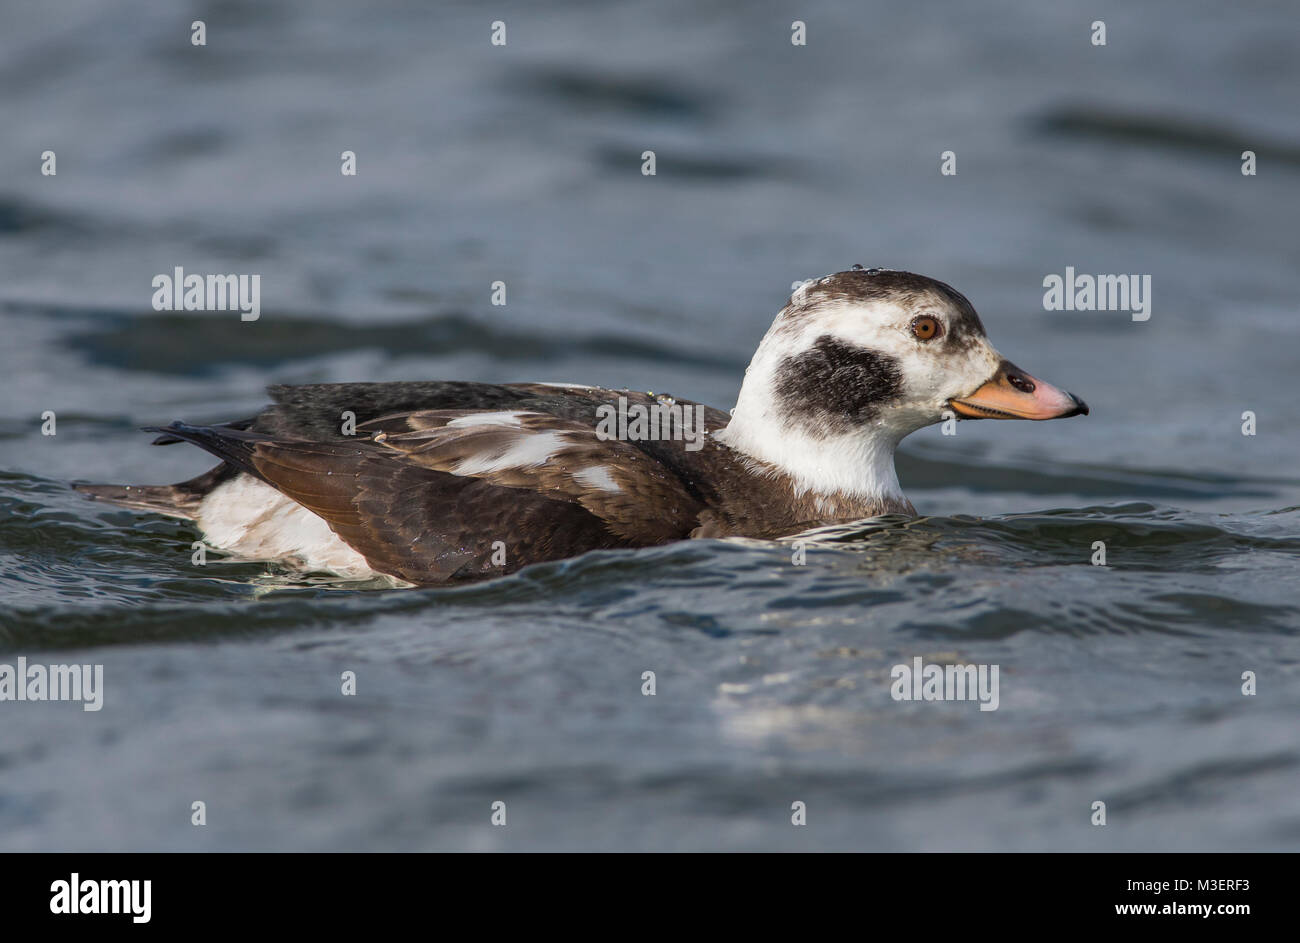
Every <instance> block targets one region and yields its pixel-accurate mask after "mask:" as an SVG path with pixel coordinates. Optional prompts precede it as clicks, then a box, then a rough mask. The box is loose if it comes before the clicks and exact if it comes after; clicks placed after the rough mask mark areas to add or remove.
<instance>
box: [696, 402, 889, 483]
mask: <svg viewBox="0 0 1300 943" xmlns="http://www.w3.org/2000/svg"><path fill="white" fill-rule="evenodd" d="M749 405H751V404H749V403H747V402H746V397H745V393H744V390H743V389H742V391H741V396H740V400H739V402H738V403H737V404H736V409H735V410H734V411H733V413H732V417H731V422H730V423H729V424H728V425H727V427H726V428H725V429H722V430H720V431H719V432H718V433H717V434H716V436H715V438H716V439H717V440H718V441H719V442H721V443H723V444H724V445H726V446H728V447H729V448H733V449H735V450H737V451H739V452H743V453H744V454H745V455H748V456H749V457H751V458H755V459H758V460H759V461H760V462H764V463H766V464H768V465H771V466H773V467H775V468H777V469H779V470H780V471H783V472H785V473H786V474H787V475H789V476H790V477H791V478H792V479H793V480H794V482H795V487H796V488H797V489H798V490H799V491H800V492H810V493H812V494H821V495H833V494H836V493H839V494H842V495H845V496H848V497H852V498H857V499H860V500H864V501H880V502H882V503H885V502H906V500H907V499H906V498H905V497H904V495H903V489H902V488H901V487H900V486H899V484H898V473H897V472H895V471H894V449H895V448H897V447H898V442H899V439H898V438H895V437H894V436H893V435H892V434H890V432H889V430H887V429H885V428H883V427H881V426H869V427H866V428H863V429H855V430H854V431H852V432H849V433H845V434H843V435H837V436H832V437H828V438H818V437H815V436H810V435H808V434H807V433H805V432H803V431H802V430H800V429H798V428H797V427H791V426H790V425H789V424H787V423H785V422H783V421H782V420H781V418H779V417H777V416H773V415H771V414H770V413H768V412H767V411H762V412H757V413H756V412H755V411H754V410H752V409H747V408H746V407H747V406H749Z"/></svg>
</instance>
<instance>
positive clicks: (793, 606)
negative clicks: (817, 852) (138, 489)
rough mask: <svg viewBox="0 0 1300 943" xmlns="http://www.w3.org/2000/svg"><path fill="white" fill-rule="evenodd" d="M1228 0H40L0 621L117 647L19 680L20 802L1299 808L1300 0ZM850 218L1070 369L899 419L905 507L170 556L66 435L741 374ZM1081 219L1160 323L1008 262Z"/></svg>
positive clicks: (120, 436) (3, 795)
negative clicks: (638, 542) (968, 697)
mask: <svg viewBox="0 0 1300 943" xmlns="http://www.w3.org/2000/svg"><path fill="white" fill-rule="evenodd" d="M1235 11H1236V12H1235V13H1234V16H1233V17H1232V18H1230V19H1228V20H1225V19H1223V18H1222V17H1217V16H1215V17H1212V16H1210V15H1209V14H1208V13H1203V12H1201V11H1197V10H1189V9H1187V8H1186V7H1185V5H1180V4H1174V3H1172V2H1170V3H1157V4H1154V5H1146V6H1145V7H1144V8H1143V9H1142V10H1122V11H1121V10H1118V9H1115V10H1094V9H1092V8H1091V7H1089V8H1087V9H1084V8H1082V7H1077V6H1075V8H1074V9H1070V8H1062V9H1053V10H1044V9H1041V5H1037V4H1032V3H1028V2H1024V3H1003V4H997V5H994V6H992V7H989V8H987V9H983V10H975V9H967V8H965V7H956V6H954V7H953V8H952V9H950V10H947V11H945V12H944V13H943V15H936V14H934V13H933V12H932V11H930V10H929V9H924V8H917V9H904V8H902V5H890V6H884V5H882V6H880V7H879V8H874V9H862V8H860V7H859V6H857V5H852V6H850V5H843V6H841V5H838V4H833V3H822V2H812V0H810V2H807V3H804V4H802V5H801V6H800V10H799V11H798V12H799V16H800V18H802V19H804V20H805V21H806V22H807V23H808V35H809V45H808V46H807V47H805V48H795V47H792V46H791V45H790V44H789V40H788V36H789V31H790V27H789V21H790V18H791V15H790V13H789V11H788V10H787V9H786V8H784V7H782V6H780V5H777V4H771V5H766V6H757V7H755V6H753V5H743V6H742V5H740V4H723V5H714V6H711V7H708V8H707V9H705V10H703V11H701V10H700V9H699V8H698V5H697V4H690V3H685V2H680V3H678V2H671V3H666V4H655V5H645V4H634V3H627V4H611V5H598V6H593V5H590V4H585V3H578V2H572V3H567V4H554V5H549V7H548V9H546V10H545V11H542V10H538V9H535V8H533V7H532V6H530V5H524V4H503V5H502V8H501V10H500V11H493V12H492V14H491V15H490V16H489V15H487V14H485V13H483V12H481V11H479V10H477V9H475V7H474V6H473V5H471V4H442V5H439V7H438V8H437V9H425V8H424V6H423V5H419V4H410V5H407V4H398V3H378V4H369V5H366V6H365V7H357V6H356V5H354V4H345V3H341V2H339V3H313V4H306V3H282V4H276V5H275V7H274V8H273V9H268V8H266V7H265V6H264V5H260V4H251V3H237V2H231V3H221V4H197V3H196V4H163V3H161V2H159V3H155V4H150V5H145V6H143V7H142V6H141V5H140V4H129V5H128V4H122V3H109V2H84V3H74V4H69V5H60V7H59V8H58V9H57V10H55V9H53V8H48V5H43V4H35V3H29V4H25V5H18V6H17V7H16V9H15V10H14V11H13V13H12V15H11V16H10V17H9V22H8V23H7V24H6V29H5V31H4V33H3V35H0V79H2V81H0V102H2V103H3V105H4V106H5V114H6V122H5V134H4V135H3V136H2V137H0V157H2V158H3V161H4V165H5V166H6V167H8V168H10V172H9V173H8V174H6V176H5V178H4V180H3V181H2V182H0V270H3V272H4V273H5V277H4V283H3V287H2V288H0V317H3V325H4V336H5V341H6V342H5V344H4V345H3V348H0V395H2V396H3V400H4V403H5V409H4V416H3V420H2V421H0V443H3V445H2V446H0V447H2V449H3V458H2V461H0V468H2V469H3V473H0V599H2V600H3V608H2V609H0V662H4V663H12V662H13V661H14V660H15V659H16V658H17V656H19V655H24V656H26V657H27V658H28V659H29V660H31V661H40V662H69V661H75V662H78V663H82V662H84V663H98V664H102V665H103V666H104V677H105V688H106V691H105V706H104V708H103V710H101V711H99V712H97V713H95V712H84V711H82V710H81V709H80V708H79V707H78V706H77V705H73V704H34V703H22V704H16V703H8V702H6V703H4V704H3V705H0V712H2V713H0V720H2V723H0V848H4V849H6V850H36V849H90V850H109V849H174V850H185V849H194V850H212V849H220V850H232V849H543V848H553V849H554V848H558V849H656V850H661V849H662V850H666V849H805V848H823V849H829V848H836V849H881V850H918V849H926V850H937V849H969V850H973V849H1004V850H1005V849H1010V850H1019V849H1083V850H1102V849H1123V850H1165V849H1234V850H1244V849H1272V850H1282V849H1294V848H1295V847H1296V846H1297V844H1300V790H1298V789H1297V788H1296V783H1297V772H1298V770H1297V767H1298V765H1300V748H1297V744H1296V713H1297V710H1298V709H1300V668H1298V666H1297V649H1296V643H1295V640H1296V634H1297V629H1298V628H1300V609H1298V607H1297V602H1296V597H1297V592H1296V590H1297V583H1298V581H1297V577H1296V564H1297V557H1298V556H1300V526H1298V525H1300V507H1298V506H1300V473H1297V471H1296V467H1295V459H1296V438H1295V433H1294V430H1295V429H1296V428H1297V424H1300V401H1298V400H1297V397H1296V396H1295V389H1296V387H1295V379H1294V378H1295V367H1296V351H1297V346H1296V340H1297V321H1296V318H1295V314H1296V302H1295V299H1296V297H1297V295H1298V294H1300V274H1298V273H1300V265H1298V264H1297V263H1298V262H1300V243H1297V240H1296V239H1295V225H1294V212H1293V210H1294V207H1295V206H1296V205H1297V200H1298V199H1300V176H1298V175H1297V170H1296V165H1297V158H1296V154H1297V152H1298V149H1300V138H1297V136H1296V131H1295V127H1294V120H1293V119H1294V115H1295V89H1296V88H1297V87H1300V86H1298V85H1297V79H1300V75H1298V74H1297V73H1298V72H1300V56H1298V55H1297V51H1298V48H1297V47H1298V46H1300V40H1298V39H1297V36H1296V29H1295V26H1296V23H1295V17H1294V14H1292V13H1291V12H1290V11H1289V10H1287V9H1286V8H1284V7H1277V6H1275V5H1272V4H1264V3H1258V4H1249V3H1248V4H1244V5H1240V6H1239V7H1237V8H1235ZM196 18H203V19H205V20H206V21H207V23H208V30H209V44H208V46H207V47H206V48H204V49H195V48H193V47H191V46H190V45H189V44H188V36H189V24H190V22H191V21H192V20H194V19H196ZM494 18H503V19H505V20H506V22H507V24H508V45H507V46H506V47H504V48H494V47H491V46H490V45H489V44H488V42H487V37H488V23H489V22H490V20H491V19H494ZM1097 18H1104V19H1105V20H1106V22H1107V26H1108V45H1107V46H1106V47H1104V48H1096V47H1092V46H1091V45H1090V44H1089V43H1088V34H1089V29H1088V24H1089V23H1090V22H1091V21H1092V20H1093V19H1097ZM46 149H53V150H55V151H56V153H57V155H58V157H57V159H58V175H57V176H56V177H43V176H41V175H39V173H38V168H39V154H40V153H41V152H42V151H43V150H46ZM344 149H352V150H355V151H356V152H357V155H358V168H359V174H358V176H356V177H355V178H345V177H343V176H341V175H340V174H339V172H338V166H339V160H338V158H339V153H340V152H341V151H342V150H344ZM646 149H654V150H655V151H656V153H657V159H658V171H659V172H658V175H657V176H656V177H653V178H646V177H643V176H641V174H640V165H641V156H640V155H641V153H642V151H644V150H646ZM947 149H952V150H954V151H955V152H956V153H957V160H958V174H957V176H955V177H941V176H940V175H939V174H938V172H937V169H938V163H939V157H938V155H939V153H940V152H941V151H943V150H947ZM1246 149H1253V150H1256V151H1257V153H1258V160H1259V168H1260V171H1259V175H1258V176H1256V177H1243V176H1242V175H1241V174H1240V172H1239V166H1240V152H1241V151H1242V150H1246ZM854 262H860V263H863V264H865V265H884V266H894V267H900V268H907V269H912V270H915V271H921V272H924V273H926V274H930V275H933V276H935V277H939V278H942V279H944V280H945V281H948V282H951V283H952V284H954V285H956V286H957V287H959V288H960V289H961V290H963V291H964V292H965V293H966V294H967V295H968V296H969V297H970V298H971V299H972V301H973V302H974V304H975V305H976V307H977V308H978V309H979V311H980V312H981V314H982V316H983V318H984V321H985V323H986V325H987V326H988V328H989V332H990V335H991V337H992V339H993V341H994V342H995V344H997V346H998V347H999V349H1001V350H1002V351H1003V352H1004V353H1005V354H1006V355H1007V356H1009V357H1010V358H1011V359H1012V360H1014V361H1015V362H1016V363H1017V364H1018V365H1020V366H1021V367H1023V368H1025V369H1027V370H1029V371H1031V372H1033V373H1035V374H1036V375H1038V376H1042V377H1044V378H1045V379H1048V380H1050V381H1052V382H1055V383H1058V384H1059V385H1061V386H1063V387H1066V388H1068V389H1071V390H1074V391H1076V392H1078V393H1079V394H1080V395H1082V396H1083V397H1084V398H1085V399H1087V400H1088V402H1089V404H1090V405H1091V406H1092V407H1093V414H1092V415H1091V416H1090V417H1087V418H1083V419H1073V420H1069V421H1066V422H1059V423H1047V424H1036V423H992V422H981V423H963V424H961V425H960V426H959V427H958V435H956V436H955V437H945V436H943V435H942V434H941V432H940V430H939V429H938V428H933V429H929V430H926V431H924V432H922V433H920V434H918V435H916V436H913V437H912V438H911V439H909V440H908V442H907V443H905V447H904V451H905V454H904V455H903V456H901V458H900V462H899V475H900V478H901V480H902V481H903V484H904V487H905V488H906V490H907V492H908V495H909V497H910V498H911V499H912V500H913V502H914V503H915V504H916V505H917V507H918V508H919V509H920V511H921V513H922V514H923V515H925V516H923V517H922V518H920V519H918V520H915V521H906V522H905V521H899V520H892V519H888V520H883V521H879V522H869V523H864V524H860V525H853V526H850V527H845V528H837V529H834V530H833V531H831V532H828V533H823V534H820V535H818V539H817V540H816V541H815V542H814V543H813V544H812V545H811V546H810V548H809V549H808V555H807V562H806V564H805V565H804V566H795V565H793V564H792V550H791V548H790V547H789V546H786V545H782V544H774V543H764V542H755V541H733V542H692V543H685V544H679V545H674V546H669V547H661V548H654V549H650V550H644V551H635V552H614V553H596V554H590V555H588V556H585V557H582V558H578V559H575V560H571V561H565V562H562V563H554V564H547V565H543V566H538V567H534V568H531V569H529V570H526V571H523V572H521V573H519V574H516V575H514V576H512V577H509V578H505V579H501V580H498V581H494V582H490V583H485V584H481V585H477V586H471V587H466V588H458V589H451V590H419V591H382V590H374V589H367V588H358V587H356V586H355V585H347V584H340V583H331V582H330V581H328V580H323V579H319V578H312V579H304V578H301V577H295V576H293V575H292V574H287V573H282V572H277V571H276V570H275V569H274V568H271V567H267V566H264V565H257V564H248V563H235V562H231V561H227V560H222V559H220V558H219V557H213V558H210V559H209V562H208V565H207V567H206V568H204V569H202V570H199V569H198V568H196V567H193V566H192V565H191V564H190V553H191V550H190V542H191V541H193V540H194V539H196V538H197V536H198V535H197V534H196V533H195V532H194V531H193V530H192V529H190V528H189V527H187V526H185V525H184V524H182V523H178V522H175V521H169V520H166V519H163V518H159V517H152V516H147V515H137V514H133V513H131V512H128V511H123V510H116V509H112V508H109V507H105V506H102V505H95V504H90V503H87V502H85V501H83V500H82V499H80V498H79V497H78V496H76V495H75V494H73V493H71V492H70V491H69V490H68V488H67V484H66V483H67V482H68V481H71V480H76V479H81V480H102V481H123V482H163V481H174V480H179V479H181V478H183V477H188V476H190V475H192V474H195V473H197V472H199V471H201V470H203V469H204V468H205V467H207V465H208V462H207V460H206V459H205V457H204V456H203V455H201V454H200V453H199V452H198V451H197V450H194V449H189V448H185V447H179V446H177V447H171V448H166V449H152V448H149V447H148V445H147V442H148V437H147V436H146V435H145V434H143V433H139V432H138V431H136V430H137V427H138V426H140V425H144V424H154V423H158V422H166V421H168V420H170V419H173V418H184V419H187V420H191V421H202V420H213V419H227V418H232V417H237V416H242V415H247V414H248V413H249V412H250V411H251V410H255V409H257V408H258V407H259V406H260V405H261V404H262V403H263V402H265V398H264V394H263V393H262V392H261V391H262V388H263V387H264V386H265V385H266V384H268V383H294V382H318V381H327V380H360V379H370V380H382V379H391V380H397V379H419V378H449V379H451V378H464V379H479V380H489V381H508V380H551V381H579V382H588V383H598V384H605V385H610V386H619V387H621V386H627V387H631V388H636V389H653V390H656V391H666V392H671V393H674V394H676V395H679V396H684V397H690V398H696V399H700V400H703V401H706V402H710V403H713V404H715V405H718V406H722V407H726V406H729V405H731V403H732V401H733V398H734V395H735V390H736V388H737V386H738V383H739V378H740V374H741V372H742V371H743V368H744V365H745V363H746V362H747V361H748V358H749V356H750V354H751V353H752V350H753V348H754V346H755V345H756V343H757V341H758V339H759V337H761V335H762V333H763V331H764V330H765V329H766V327H767V324H768V323H769V322H770V320H771V317H772V316H773V314H774V313H775V311H776V309H777V308H778V307H779V306H780V304H781V303H782V301H783V299H784V296H785V294H787V293H788V291H789V286H790V283H791V282H792V281H794V280H797V279H802V278H805V277H809V276H813V275H819V274H824V273H826V272H829V271H833V270H836V269H842V268H847V267H848V266H849V265H850V264H852V263H854ZM177 265H182V266H184V267H185V268H186V269H187V270H189V271H199V272H203V271H207V272H227V271H233V272H250V273H259V274H261V275H262V285H263V297H262V308H263V313H262V317H261V319H260V320H259V321H257V322H254V323H241V322H240V321H239V319H238V316H237V315H231V314H199V313H194V312H191V313H175V314H171V313H158V312H154V311H153V310H152V309H151V307H150V304H149V299H150V296H151V289H150V288H149V284H150V280H151V278H152V277H153V276H154V275H155V274H157V273H159V272H170V271H171V270H172V268H174V267H175V266H177ZM1067 265H1072V266H1074V267H1075V268H1076V269H1077V270H1078V271H1081V272H1092V273H1107V272H1124V273H1129V272H1135V273H1146V274H1150V275H1151V276H1152V284H1153V308H1152V310H1153V314H1152V317H1151V320H1150V321H1148V322H1145V323H1139V322H1133V321H1131V320H1130V319H1129V317H1128V315H1127V314H1124V313H1122V312H1120V313H1083V312H1051V313H1049V312H1045V311H1043V310H1042V303H1041V298H1042V291H1043V289H1042V287H1041V284H1042V279H1043V277H1044V276H1045V275H1046V274H1049V273H1053V272H1055V273H1063V272H1064V268H1065V266H1067ZM497 279H502V280H505V281H506V282H507V284H508V286H509V304H508V305H507V306H505V307H493V306H491V305H490V304H489V303H488V298H489V287H488V286H489V285H490V283H491V282H492V281H494V280H497ZM45 410H53V411H54V412H55V413H56V414H57V417H58V420H57V421H58V425H57V430H58V433H57V435H56V436H53V437H47V436H42V435H41V434H40V421H39V417H40V415H41V413H42V412H43V411H45ZM1247 410H1250V411H1253V412H1254V413H1255V414H1256V416H1257V423H1258V434H1257V435H1255V436H1253V437H1246V436H1243V435H1242V434H1241V424H1242V419H1241V416H1242V413H1243V412H1244V411H1247ZM1098 540H1101V541H1104V542H1105V543H1106V547H1107V557H1108V560H1107V562H1108V563H1109V566H1107V567H1104V568H1103V567H1095V566H1092V565H1091V564H1090V559H1091V557H1092V555H1093V549H1092V548H1093V543H1094V541H1098ZM916 656H921V657H923V659H924V660H925V661H926V662H939V663H943V662H973V663H985V664H996V665H999V666H1000V678H1001V684H1000V705H999V708H998V710H996V711H987V712H981V711H979V710H978V709H977V708H976V705H975V704H973V703H924V702H922V703H916V702H898V701H895V700H893V699H892V698H891V697H890V694H889V687H890V672H891V669H892V667H893V666H894V665H897V664H910V663H911V661H912V659H913V658H915V657H916ZM345 671H353V672H355V673H356V676H357V695H356V696H355V697H343V696H341V694H340V676H341V674H342V673H343V672H345ZM645 671H654V672H655V675H656V686H657V693H656V695H655V696H654V697H645V696H643V695H642V694H641V687H642V680H641V679H642V673H643V672H645ZM1246 671H1251V672H1255V673H1256V676H1257V678H1258V694H1257V695H1255V696H1253V697H1246V696H1243V694H1242V692H1241V686H1242V680H1241V676H1242V673H1243V672H1246ZM196 800H202V801H204V802H206V803H207V808H208V824H207V825H206V826H205V827H203V828H196V827H194V826H192V825H191V824H190V815H191V811H190V810H191V803H192V802H194V801H196ZM498 800H500V801H504V802H505V803H506V804H507V809H508V823H509V824H508V826H507V827H506V828H504V829H503V828H493V827H491V826H490V825H489V824H488V822H489V815H490V811H491V810H490V807H491V804H492V803H493V802H495V801H498ZM1098 800H1100V801H1104V802H1105V803H1106V804H1107V815H1108V824H1107V826H1106V827H1105V828H1100V827H1095V826H1093V825H1091V824H1089V818H1090V816H1091V814H1092V812H1091V809H1092V803H1093V802H1095V801H1098ZM795 801H802V802H805V803H806V804H807V809H808V819H807V820H808V824H807V826H806V827H803V828H795V827H792V826H791V825H790V824H789V822H790V814H791V812H790V807H791V803H793V802H795Z"/></svg>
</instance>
